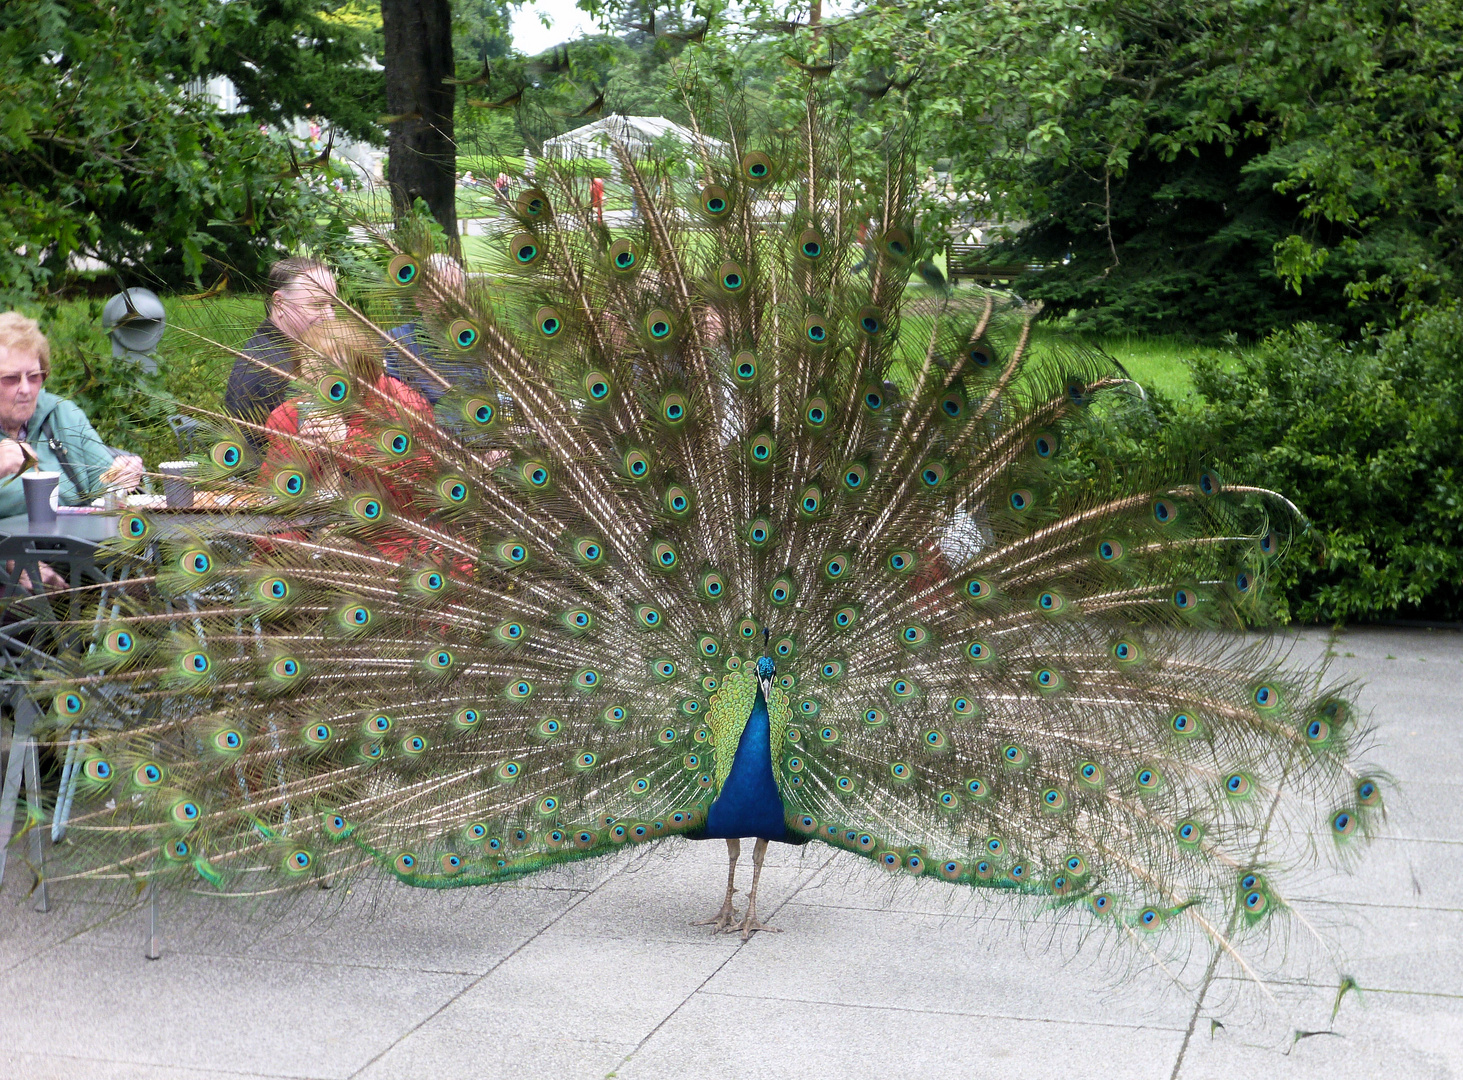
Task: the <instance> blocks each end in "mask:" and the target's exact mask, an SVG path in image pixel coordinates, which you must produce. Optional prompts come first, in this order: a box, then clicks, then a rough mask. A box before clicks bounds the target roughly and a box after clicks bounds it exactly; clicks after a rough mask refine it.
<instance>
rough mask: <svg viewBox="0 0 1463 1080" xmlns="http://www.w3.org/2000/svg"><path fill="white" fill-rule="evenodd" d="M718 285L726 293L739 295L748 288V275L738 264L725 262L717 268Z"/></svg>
mask: <svg viewBox="0 0 1463 1080" xmlns="http://www.w3.org/2000/svg"><path fill="white" fill-rule="evenodd" d="M716 283H717V284H718V285H720V286H721V288H722V291H724V292H728V293H733V294H735V293H739V292H741V291H742V290H743V289H744V288H745V287H746V284H747V275H746V272H745V271H744V270H743V269H742V268H741V267H740V266H738V265H737V264H736V263H734V262H724V263H722V264H721V266H719V267H718V268H717V271H716Z"/></svg>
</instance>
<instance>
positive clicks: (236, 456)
mask: <svg viewBox="0 0 1463 1080" xmlns="http://www.w3.org/2000/svg"><path fill="white" fill-rule="evenodd" d="M208 458H209V460H210V461H212V462H213V463H214V464H215V465H217V466H218V467H219V468H220V469H229V470H231V469H236V468H238V467H239V466H240V465H241V464H243V462H244V448H243V447H242V446H241V445H240V444H239V443H236V442H232V441H230V440H225V441H223V442H217V443H214V444H213V447H212V449H210V450H209V452H208Z"/></svg>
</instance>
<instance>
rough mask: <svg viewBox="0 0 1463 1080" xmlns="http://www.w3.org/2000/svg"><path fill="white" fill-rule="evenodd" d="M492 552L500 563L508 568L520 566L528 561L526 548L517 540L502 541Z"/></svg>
mask: <svg viewBox="0 0 1463 1080" xmlns="http://www.w3.org/2000/svg"><path fill="white" fill-rule="evenodd" d="M493 551H494V554H496V555H497V556H498V559H499V560H500V561H502V562H504V563H507V564H508V565H509V566H522V565H523V564H524V563H525V562H526V561H527V560H528V548H527V547H525V546H524V545H523V544H521V543H519V542H518V541H517V540H504V541H503V542H502V543H501V544H499V545H497V547H495V548H494V549H493Z"/></svg>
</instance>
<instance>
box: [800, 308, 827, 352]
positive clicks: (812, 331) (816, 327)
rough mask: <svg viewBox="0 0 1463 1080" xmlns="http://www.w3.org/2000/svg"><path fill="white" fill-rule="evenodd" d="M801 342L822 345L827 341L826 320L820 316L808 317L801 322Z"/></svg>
mask: <svg viewBox="0 0 1463 1080" xmlns="http://www.w3.org/2000/svg"><path fill="white" fill-rule="evenodd" d="M803 340H805V341H807V342H808V343H809V344H811V345H822V344H824V343H825V342H826V341H827V340H828V320H827V319H826V318H824V317H823V316H822V315H809V316H808V317H807V318H805V319H804V320H803Z"/></svg>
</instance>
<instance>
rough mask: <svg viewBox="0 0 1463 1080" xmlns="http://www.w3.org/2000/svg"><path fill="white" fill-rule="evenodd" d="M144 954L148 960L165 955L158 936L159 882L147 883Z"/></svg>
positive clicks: (157, 958)
mask: <svg viewBox="0 0 1463 1080" xmlns="http://www.w3.org/2000/svg"><path fill="white" fill-rule="evenodd" d="M142 955H143V956H144V957H146V958H147V959H148V960H159V959H161V958H162V955H163V948H162V942H161V941H159V940H158V936H157V882H156V881H149V882H148V883H147V945H146V947H145V948H144V949H143V950H142Z"/></svg>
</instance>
